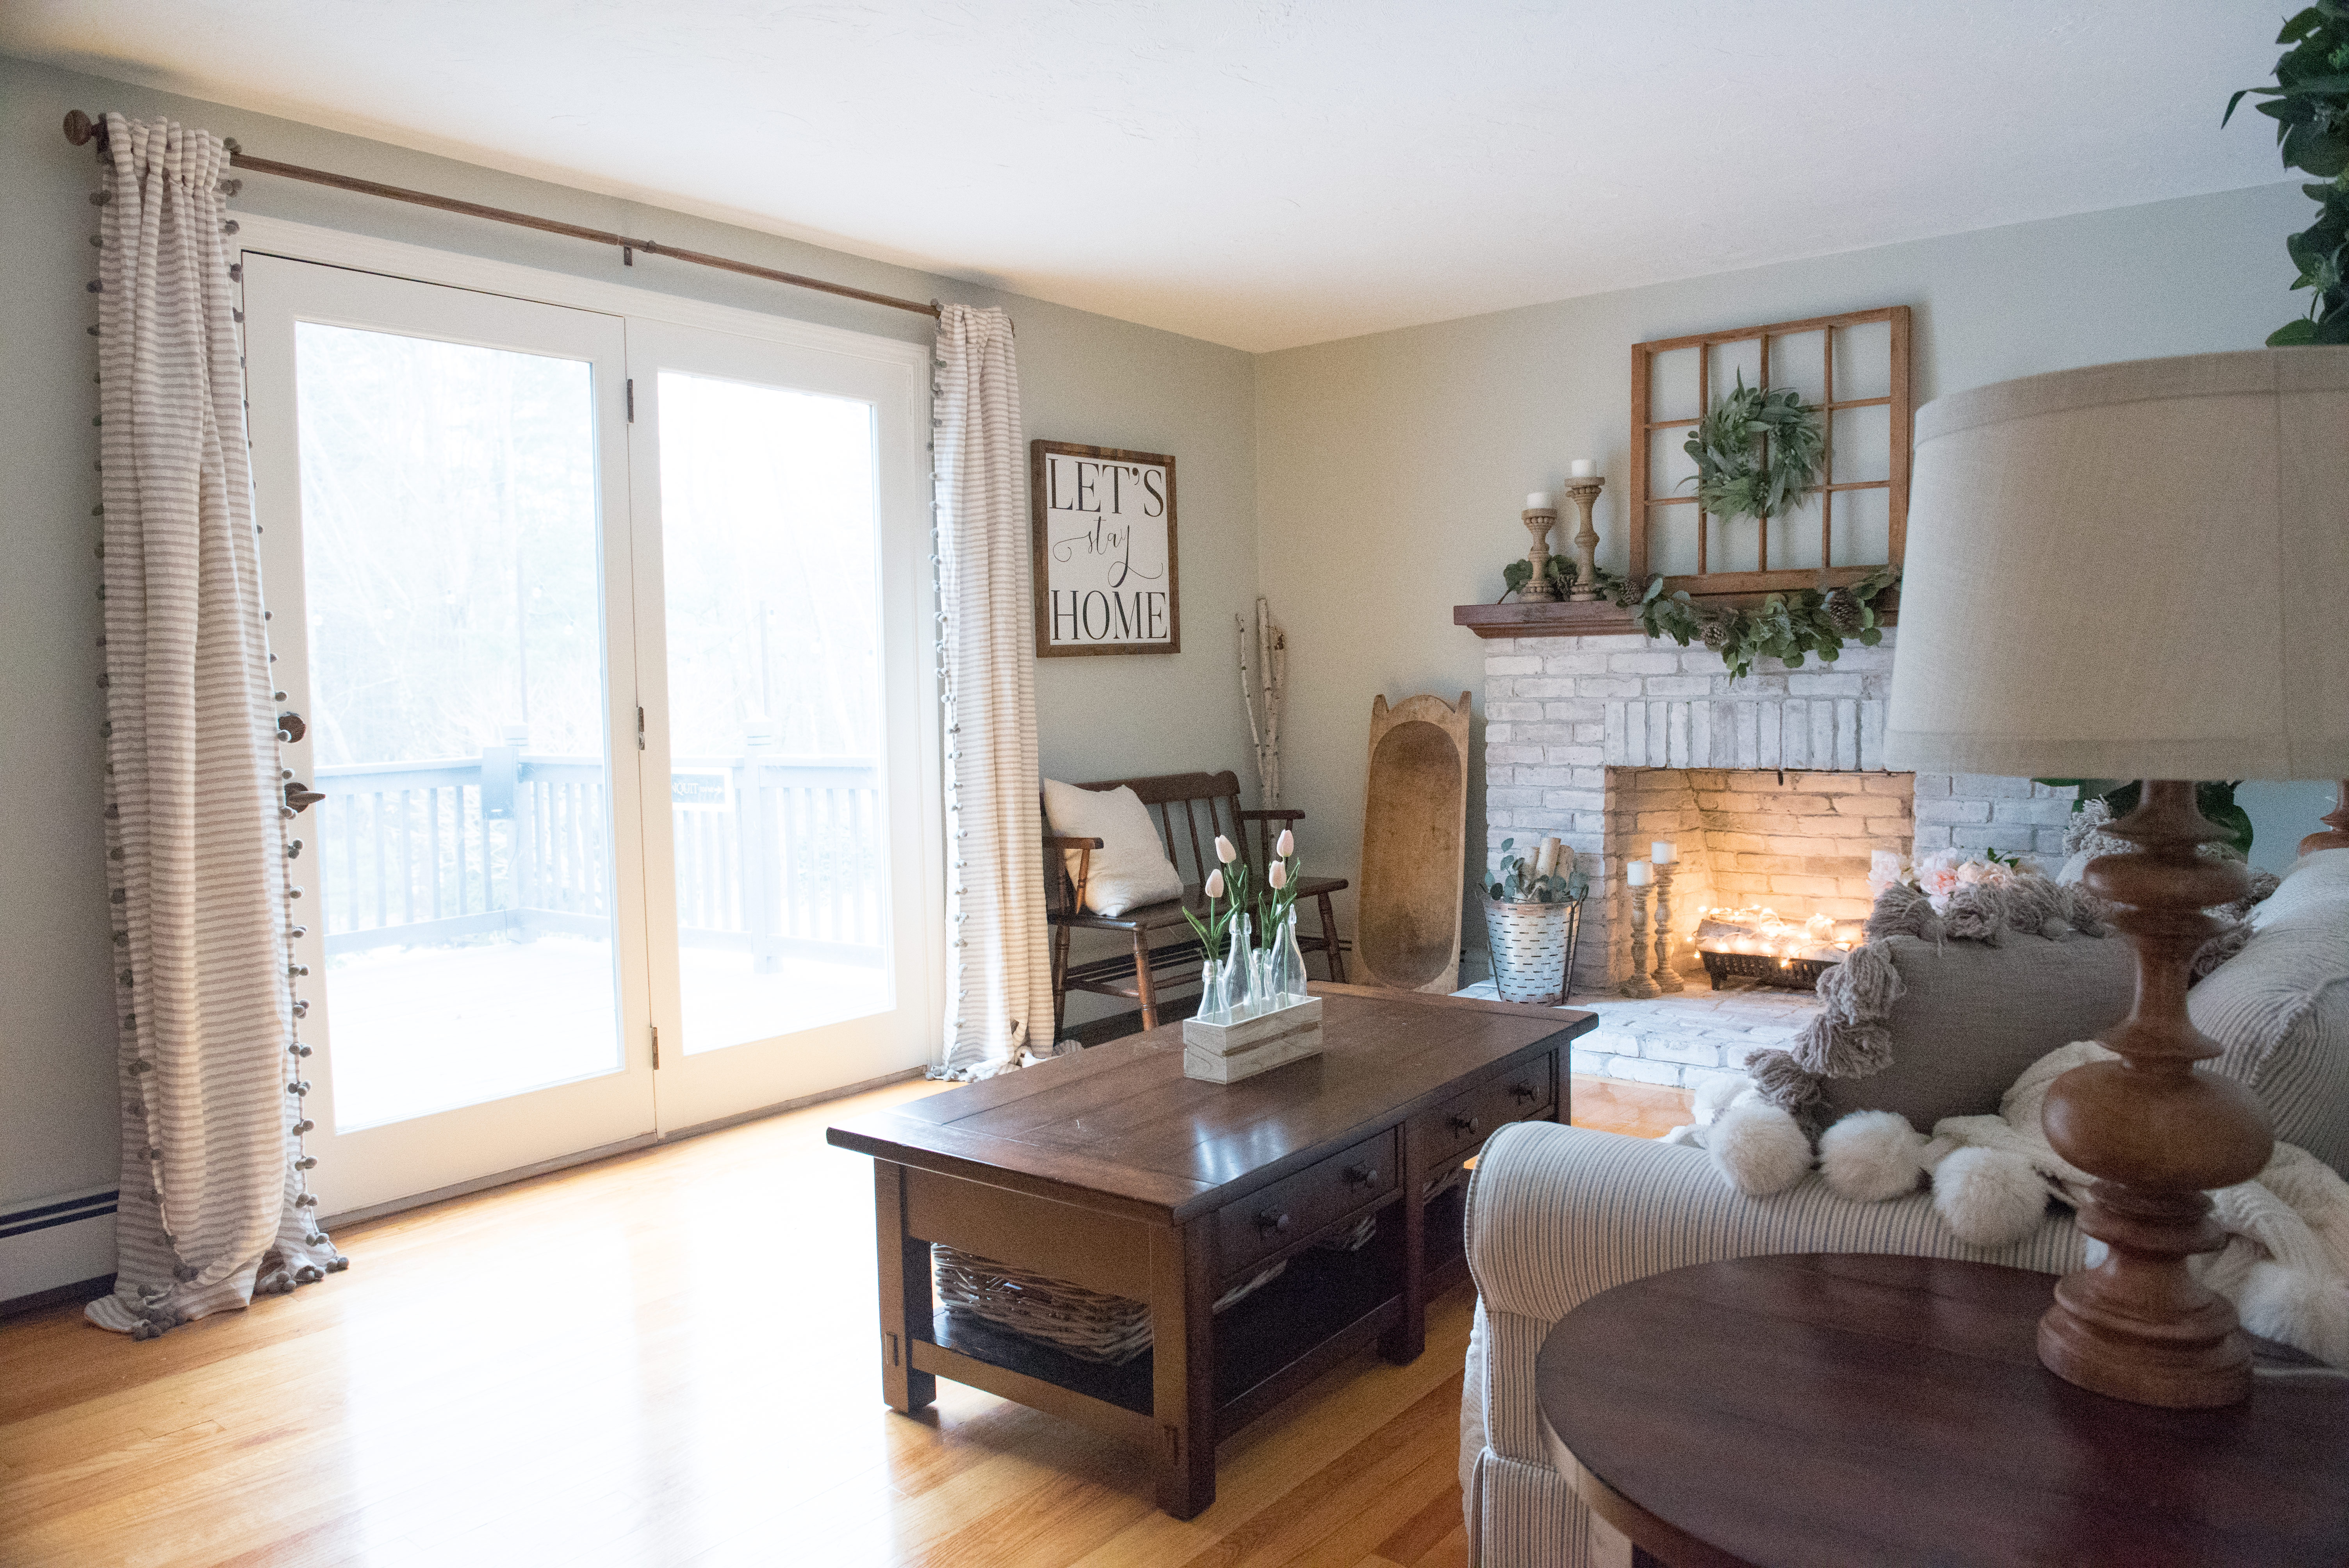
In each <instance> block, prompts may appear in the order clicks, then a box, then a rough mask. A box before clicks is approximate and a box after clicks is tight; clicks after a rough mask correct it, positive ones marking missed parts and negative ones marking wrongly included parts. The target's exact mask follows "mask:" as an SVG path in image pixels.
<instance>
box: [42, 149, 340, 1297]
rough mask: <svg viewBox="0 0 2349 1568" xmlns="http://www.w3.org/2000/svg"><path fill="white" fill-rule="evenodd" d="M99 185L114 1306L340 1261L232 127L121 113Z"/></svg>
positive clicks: (271, 1287)
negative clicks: (265, 526) (310, 1015)
mask: <svg viewBox="0 0 2349 1568" xmlns="http://www.w3.org/2000/svg"><path fill="white" fill-rule="evenodd" d="M106 127H107V136H106V139H105V142H104V145H103V150H102V153H101V160H102V162H103V163H104V166H105V176H104V185H103V188H102V189H101V190H100V191H98V195H97V197H96V198H95V200H96V201H98V216H99V234H98V243H99V252H98V282H97V283H95V284H92V285H91V286H92V287H93V288H94V289H95V290H96V291H97V293H98V369H99V390H98V406H99V409H100V421H99V423H100V432H99V436H100V439H99V453H100V463H99V468H100V470H101V475H102V478H101V483H100V489H101V491H102V495H103V499H104V503H105V504H104V506H103V508H102V513H103V516H104V518H105V552H104V553H105V586H104V587H103V588H102V589H100V590H99V592H100V593H101V594H102V595H103V597H104V598H105V601H106V617H105V619H106V638H105V644H106V674H105V676H104V677H103V679H102V681H101V684H102V685H103V686H105V687H106V706H107V716H108V723H107V769H106V771H107V780H106V784H107V788H106V818H107V855H108V871H109V897H110V898H111V900H112V910H113V917H114V943H115V954H116V958H115V968H116V970H117V971H118V975H117V979H118V981H119V987H118V992H117V997H118V1006H117V1009H116V1011H117V1014H118V1016H119V1026H120V1031H121V1032H120V1050H119V1059H120V1068H119V1080H118V1081H119V1092H120V1099H121V1108H122V1159H123V1171H122V1195H121V1199H120V1209H119V1213H118V1217H117V1219H116V1237H117V1243H116V1244H117V1247H118V1251H119V1259H118V1262H117V1271H118V1272H117V1274H116V1275H115V1287H114V1294H113V1295H110V1296H107V1297H105V1298H103V1299H101V1300H98V1301H96V1302H93V1303H92V1304H91V1305H90V1306H89V1309H88V1310H89V1315H90V1318H91V1319H92V1321H94V1322H96V1323H98V1325H100V1326H103V1327H106V1328H111V1329H116V1330H118V1331H120V1332H123V1333H128V1334H130V1335H132V1336H135V1337H138V1338H142V1339H144V1338H148V1337H150V1336H154V1335H156V1334H160V1333H161V1332H163V1331H164V1330H165V1329H168V1328H170V1327H171V1326H173V1325H174V1324H177V1323H179V1322H181V1321H182V1320H184V1319H187V1318H190V1317H198V1316H202V1315H204V1314H206V1313H211V1312H217V1311H221V1310H222V1309H224V1308H227V1307H236V1306H243V1305H246V1304H247V1303H248V1302H250V1301H251V1300H252V1298H253V1296H254V1294H255V1293H256V1292H260V1293H263V1294H271V1293H275V1292H280V1291H290V1290H292V1289H293V1288H294V1286H295V1284H297V1283H307V1282H308V1281H310V1280H314V1279H316V1278H318V1277H319V1276H320V1275H321V1274H323V1273H324V1272H325V1271H326V1270H327V1269H330V1268H336V1267H339V1266H341V1263H342V1260H340V1259H339V1258H337V1257H336V1255H335V1252H334V1245H333V1243H331V1242H330V1241H328V1239H327V1238H326V1236H325V1235H324V1234H322V1233H319V1232H318V1230H317V1227H316V1224H315V1222H314V1219H315V1210H314V1208H313V1206H312V1205H313V1202H314V1201H313V1200H312V1199H311V1197H310V1195H309V1193H308V1192H307V1191H305V1181H304V1177H303V1174H302V1167H303V1165H304V1163H305V1162H304V1161H302V1159H301V1155H300V1130H301V1129H303V1128H305V1127H306V1124H305V1123H303V1122H302V1120H301V1117H302V1094H301V1090H302V1089H304V1088H306V1087H307V1086H306V1085H305V1084H303V1083H302V1082H301V1081H300V1078H299V1073H298V1068H300V1066H301V1061H302V1058H301V1057H299V1056H297V1055H296V1054H295V1052H296V1051H297V1050H298V1049H299V1048H300V1047H299V1046H298V1044H297V1042H296V1041H295V1037H294V1027H293V1026H294V1013H293V998H292V994H291V985H290V984H289V982H290V980H291V978H292V976H291V975H290V973H289V970H288V965H289V964H290V962H291V960H290V957H289V950H288V947H287V944H286V939H285V930H286V924H287V920H288V914H287V901H288V897H289V893H290V892H291V891H292V890H290V889H289V888H288V886H287V874H286V870H287V866H288V863H289V861H288V850H289V847H290V846H289V843H288V841H287V839H286V830H285V824H284V821H283V820H282V817H281V811H282V808H283V798H282V796H281V795H280V793H279V785H278V772H277V768H278V762H277V746H276V739H275V736H276V730H277V721H276V717H275V715H276V707H275V702H274V693H273V692H272V690H271V680H270V672H269V648H268V643H267V639H266V635H265V634H264V627H263V622H264V619H265V618H266V617H265V616H264V612H263V609H262V597H261V581H260V570H259V562H258V560H257V558H256V550H255V541H254V519H253V497H252V482H251V478H250V474H249V472H248V468H247V457H246V451H245V429H244V401H243V374H242V371H241V369H240V361H239V356H238V350H237V339H236V328H235V325H234V316H235V311H234V308H233V306H234V301H233V294H232V282H233V273H234V271H235V270H236V269H235V268H234V267H233V265H232V262H233V256H232V249H233V247H232V246H231V244H230V242H229V241H228V239H227V237H226V236H227V234H228V233H229V232H233V230H234V227H235V225H234V224H233V223H231V222H229V221H228V217H227V213H226V211H225V203H224V201H223V199H222V191H221V176H222V173H223V172H224V171H225V169H226V165H227V154H226V151H225V150H224V149H223V147H222V143H221V141H220V140H219V139H218V138H216V137H213V136H211V135H209V134H207V133H205V132H203V131H198V130H189V129H185V128H183V127H181V126H178V125H173V124H171V123H170V122H168V121H161V120H158V121H154V122H152V123H148V124H140V123H138V122H136V121H132V120H129V119H124V118H123V117H122V116H121V115H119V114H110V115H109V116H108V117H107V120H106Z"/></svg>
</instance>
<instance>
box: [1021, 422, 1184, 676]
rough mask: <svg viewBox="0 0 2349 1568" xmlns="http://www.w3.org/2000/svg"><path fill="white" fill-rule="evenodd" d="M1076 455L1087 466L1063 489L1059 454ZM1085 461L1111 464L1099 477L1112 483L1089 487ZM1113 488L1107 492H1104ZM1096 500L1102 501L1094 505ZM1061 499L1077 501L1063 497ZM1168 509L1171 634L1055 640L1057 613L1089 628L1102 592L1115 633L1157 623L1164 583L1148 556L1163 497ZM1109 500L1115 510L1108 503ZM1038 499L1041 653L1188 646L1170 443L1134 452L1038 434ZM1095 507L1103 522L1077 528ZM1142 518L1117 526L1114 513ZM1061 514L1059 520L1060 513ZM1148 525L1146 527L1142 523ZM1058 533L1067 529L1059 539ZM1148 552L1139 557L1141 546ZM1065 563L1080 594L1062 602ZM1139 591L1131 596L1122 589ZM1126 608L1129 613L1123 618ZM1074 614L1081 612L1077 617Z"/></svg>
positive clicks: (1032, 460) (1034, 469) (1032, 457)
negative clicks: (1153, 574) (1058, 580)
mask: <svg viewBox="0 0 2349 1568" xmlns="http://www.w3.org/2000/svg"><path fill="white" fill-rule="evenodd" d="M1061 458H1065V459H1074V461H1075V462H1076V463H1077V464H1078V465H1080V469H1079V472H1078V473H1076V474H1074V475H1071V476H1069V478H1068V480H1067V482H1065V483H1063V484H1062V486H1061V490H1059V491H1058V492H1056V491H1055V490H1054V488H1053V480H1054V476H1055V473H1056V469H1055V466H1054V459H1061ZM1084 465H1099V467H1100V469H1102V473H1100V474H1096V475H1094V476H1092V479H1093V480H1094V481H1098V480H1101V479H1102V478H1103V477H1104V476H1105V477H1106V478H1107V480H1108V481H1109V482H1108V484H1107V485H1106V487H1103V489H1092V490H1088V489H1087V488H1086V481H1085V480H1084V478H1083V476H1082V473H1081V468H1082V466H1084ZM1154 469H1155V470H1163V473H1162V474H1161V475H1160V477H1159V480H1158V481H1157V482H1155V483H1154V482H1152V480H1151V478H1150V476H1151V472H1152V470H1154ZM1104 489H1105V490H1106V493H1104ZM1087 499H1090V500H1092V501H1093V502H1094V503H1095V504H1094V505H1092V506H1085V505H1083V504H1082V502H1083V501H1084V500H1087ZM1055 500H1069V501H1071V503H1072V504H1071V505H1067V506H1055V505H1054V504H1053V503H1054V502H1055ZM1159 500H1163V501H1164V506H1163V509H1162V511H1161V515H1163V516H1164V520H1165V523H1166V547H1165V562H1164V576H1165V595H1164V597H1165V611H1166V634H1165V635H1164V637H1141V638H1129V639H1127V640H1124V641H1119V642H1112V641H1108V640H1106V638H1105V637H1104V638H1103V639H1102V640H1088V641H1079V642H1072V643H1055V642H1054V641H1053V633H1054V626H1055V619H1054V618H1055V615H1056V614H1060V615H1061V617H1062V620H1063V622H1064V623H1065V624H1074V625H1076V626H1078V627H1080V628H1082V627H1086V626H1089V625H1090V624H1091V623H1090V621H1089V620H1086V619H1085V618H1084V617H1085V616H1086V615H1087V614H1088V612H1089V610H1090V608H1091V607H1092V601H1094V600H1099V601H1101V604H1100V608H1101V609H1102V613H1103V615H1104V620H1103V628H1104V631H1105V632H1107V633H1114V632H1116V631H1118V630H1120V629H1121V627H1123V629H1124V630H1128V631H1131V630H1135V629H1141V630H1144V631H1147V630H1149V629H1151V628H1152V627H1153V625H1154V621H1153V616H1154V612H1155V610H1156V607H1157V606H1156V604H1155V603H1154V596H1155V595H1156V593H1157V588H1156V585H1155V583H1152V582H1150V581H1149V573H1148V569H1147V568H1148V565H1149V564H1150V562H1148V561H1147V559H1146V558H1147V557H1148V556H1150V555H1152V554H1154V546H1155V543H1156V542H1155V540H1154V539H1151V538H1149V537H1148V536H1147V535H1148V531H1152V530H1154V525H1155V524H1156V523H1157V521H1159V519H1158V517H1157V516H1153V515H1152V514H1151V511H1150V510H1149V509H1150V507H1151V505H1152V503H1153V502H1155V501H1159ZM1104 502H1105V503H1107V506H1106V510H1105V509H1104V506H1103V504H1102V503H1104ZM1028 507H1029V514H1030V519H1031V521H1032V534H1033V541H1034V543H1033V556H1032V559H1033V561H1034V563H1035V588H1034V593H1033V597H1034V599H1035V601H1036V656H1037V657H1038V658H1040V659H1065V658H1082V657H1085V656H1087V655H1093V654H1179V653H1181V652H1182V651H1183V617H1182V600H1181V597H1180V595H1179V593H1178V590H1177V584H1176V561H1177V552H1176V550H1175V535H1174V459H1173V458H1172V457H1170V456H1168V455H1167V454H1166V453H1164V452H1131V451H1127V450H1125V449H1123V448H1118V447H1086V446H1080V445H1078V444H1076V443H1075V442H1073V441H1030V442H1029V443H1028ZM1086 514H1091V515H1092V516H1093V517H1094V518H1095V519H1096V520H1097V521H1094V522H1093V523H1092V524H1091V525H1090V526H1086V527H1082V528H1075V527H1072V526H1071V521H1072V520H1073V519H1075V518H1077V517H1080V516H1082V515H1086ZM1128 514H1130V515H1131V517H1132V520H1133V521H1132V522H1131V523H1129V525H1128V526H1127V527H1126V528H1124V529H1123V530H1121V529H1118V528H1116V527H1114V526H1111V525H1110V521H1109V520H1111V519H1113V518H1116V517H1118V516H1121V515H1128ZM1056 519H1057V520H1058V522H1057V525H1056V521H1055V520H1056ZM1137 529H1139V530H1142V531H1143V533H1142V534H1141V535H1139V536H1138V535H1137V532H1136V530H1137ZM1056 533H1057V536H1058V537H1057V538H1056ZM1136 546H1139V547H1140V548H1139V552H1138V553H1139V554H1140V555H1141V556H1142V557H1143V558H1144V559H1142V560H1136V559H1133V556H1132V555H1131V554H1129V553H1128V552H1135V549H1136ZM1103 554H1108V555H1112V556H1113V557H1115V559H1114V560H1113V561H1112V562H1110V563H1108V564H1107V565H1105V566H1102V567H1101V568H1100V573H1101V575H1100V577H1099V580H1098V582H1096V581H1095V580H1094V579H1095V574H1094V573H1089V572H1088V571H1087V567H1088V564H1089V563H1090V562H1097V561H1098V559H1099V557H1100V556H1102V555H1103ZM1055 568H1058V569H1059V570H1060V572H1061V575H1062V576H1063V577H1066V578H1070V579H1072V580H1073V581H1071V582H1070V583H1067V584H1065V585H1064V586H1063V587H1062V588H1061V592H1062V593H1071V594H1073V595H1076V600H1075V603H1074V604H1073V605H1069V604H1056V602H1055V597H1054V573H1055ZM1135 574H1139V575H1140V576H1141V577H1143V583H1142V584H1140V585H1138V586H1136V587H1135V588H1133V589H1132V590H1127V589H1125V588H1124V583H1126V582H1128V581H1131V580H1132V577H1133V575H1135ZM1129 592H1130V593H1133V595H1135V597H1134V598H1133V602H1132V603H1131V604H1130V605H1129V604H1128V603H1126V602H1125V601H1124V599H1123V597H1121V595H1123V594H1124V593H1129ZM1121 613H1123V614H1124V615H1125V619H1124V620H1123V622H1120V621H1118V620H1116V619H1114V618H1113V617H1115V616H1117V615H1118V614H1121ZM1071 616H1073V617H1075V619H1074V620H1073V621H1071V620H1070V617H1071Z"/></svg>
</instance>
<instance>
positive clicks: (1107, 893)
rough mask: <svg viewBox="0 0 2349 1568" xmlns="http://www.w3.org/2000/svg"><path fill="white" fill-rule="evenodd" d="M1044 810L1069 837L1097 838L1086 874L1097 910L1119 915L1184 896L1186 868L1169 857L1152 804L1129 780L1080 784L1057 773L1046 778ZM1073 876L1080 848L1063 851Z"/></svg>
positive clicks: (1089, 902)
mask: <svg viewBox="0 0 2349 1568" xmlns="http://www.w3.org/2000/svg"><path fill="white" fill-rule="evenodd" d="M1044 815H1045V817H1046V818H1047V819H1048V820H1050V824H1051V831H1052V832H1053V833H1055V834H1058V835H1061V836H1064V837H1067V838H1071V839H1099V840H1100V841H1102V847H1101V848H1100V849H1098V850H1095V851H1092V867H1091V872H1090V874H1089V875H1088V876H1087V878H1086V880H1085V907H1086V908H1087V909H1089V910H1091V911H1092V912H1093V913H1095V914H1106V915H1120V914H1123V913H1125V912H1126V911H1127V910H1129V909H1139V908H1141V907H1142V906H1143V904H1145V903H1165V902H1166V901H1167V900H1168V899H1170V898H1180V897H1182V896H1183V874H1182V873H1181V872H1178V871H1176V870H1175V869H1174V861H1170V860H1168V859H1167V858H1166V851H1165V848H1164V845H1162V844H1161V843H1160V842H1159V841H1158V827H1157V824H1155V823H1154V822H1153V821H1151V820H1150V808H1149V807H1147V806H1145V805H1143V803H1142V797H1141V796H1139V795H1137V794H1135V793H1134V792H1133V789H1130V788H1129V787H1127V786H1125V785H1123V784H1121V785H1119V786H1118V787H1117V788H1116V789H1079V788H1077V787H1076V786H1075V785H1074V784H1063V783H1061V782H1060V781H1059V780H1058V779H1045V780H1044ZM1065 853H1066V855H1067V859H1068V862H1069V876H1070V879H1071V881H1073V880H1075V877H1076V874H1077V863H1078V851H1074V850H1070V851H1065Z"/></svg>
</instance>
